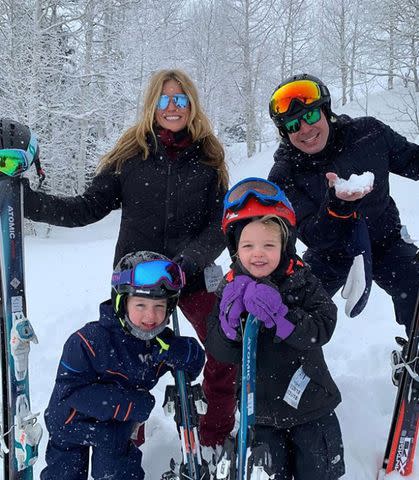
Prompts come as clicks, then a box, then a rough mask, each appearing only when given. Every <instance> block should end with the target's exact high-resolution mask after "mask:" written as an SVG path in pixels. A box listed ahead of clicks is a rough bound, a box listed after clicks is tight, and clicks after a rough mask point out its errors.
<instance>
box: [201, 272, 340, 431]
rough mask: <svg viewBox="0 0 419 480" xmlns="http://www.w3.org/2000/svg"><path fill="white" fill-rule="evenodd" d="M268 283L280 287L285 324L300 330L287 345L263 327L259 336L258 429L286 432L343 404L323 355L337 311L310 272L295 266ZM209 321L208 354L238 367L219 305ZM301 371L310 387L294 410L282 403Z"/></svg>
mask: <svg viewBox="0 0 419 480" xmlns="http://www.w3.org/2000/svg"><path fill="white" fill-rule="evenodd" d="M234 271H235V274H236V275H240V274H242V273H240V267H238V266H237V265H235V266H234ZM228 277H229V275H227V278H228ZM270 281H271V282H273V283H274V284H275V285H276V287H277V288H278V290H279V292H280V293H281V297H282V300H283V302H284V303H285V304H286V305H287V307H288V309H289V311H288V313H287V315H286V318H287V319H288V320H289V321H291V322H292V323H294V324H295V325H296V328H295V330H294V331H293V333H292V334H291V335H290V336H289V337H288V338H287V339H286V340H283V341H278V340H279V339H278V338H275V336H274V333H275V329H269V330H267V329H265V328H264V327H262V328H261V330H260V332H259V337H258V345H257V369H256V374H257V380H256V423H258V424H265V425H271V426H275V427H278V428H288V427H291V426H294V425H298V424H302V423H306V422H308V421H311V420H314V419H316V418H319V417H321V416H323V415H326V414H328V413H330V412H331V411H333V410H334V408H335V407H336V406H337V405H338V404H339V403H340V401H341V396H340V393H339V390H338V388H337V386H336V384H335V383H334V381H333V379H332V377H331V375H330V372H329V370H328V368H327V365H326V362H325V360H324V356H323V350H322V346H323V345H324V344H325V343H327V342H328V341H329V339H330V337H331V336H332V333H333V331H334V328H335V325H336V315H337V309H336V306H335V305H334V303H333V302H332V301H331V299H330V297H329V296H328V295H327V293H326V292H325V291H324V289H323V287H322V286H321V283H320V281H319V280H318V279H317V278H316V277H315V276H314V275H313V274H312V273H311V272H310V270H309V268H308V267H306V266H296V267H295V269H294V272H293V273H292V274H290V275H288V276H286V277H283V278H282V279H276V278H275V272H274V274H273V275H272V276H271V277H270ZM208 321H209V327H208V337H207V340H206V343H205V346H206V351H207V352H209V353H211V354H212V355H213V356H214V357H215V358H216V359H218V360H220V361H222V362H226V363H238V364H240V363H241V358H242V342H241V341H231V340H229V339H228V338H227V337H226V336H225V335H224V333H223V331H222V329H221V326H220V320H219V302H218V303H217V305H216V308H215V309H214V312H213V313H212V315H211V316H210V317H209V319H208ZM300 367H302V369H303V371H304V373H305V374H306V375H308V377H310V381H309V383H308V385H307V387H306V389H305V391H304V393H303V395H302V397H301V399H300V402H299V405H298V408H297V409H296V408H294V407H291V406H290V405H289V404H288V403H286V402H285V401H284V400H283V398H284V395H285V393H286V391H287V388H288V386H289V384H290V381H291V378H292V376H293V375H294V373H295V372H296V371H297V370H298V369H299V368H300ZM239 383H240V382H239Z"/></svg>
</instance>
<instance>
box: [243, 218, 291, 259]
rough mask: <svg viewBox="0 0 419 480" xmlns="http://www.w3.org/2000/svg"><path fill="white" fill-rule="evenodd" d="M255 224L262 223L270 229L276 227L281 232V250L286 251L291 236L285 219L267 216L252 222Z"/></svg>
mask: <svg viewBox="0 0 419 480" xmlns="http://www.w3.org/2000/svg"><path fill="white" fill-rule="evenodd" d="M252 221H253V222H260V223H263V224H264V225H267V226H269V227H274V228H275V229H276V230H278V231H279V238H280V239H281V249H282V251H285V249H286V246H287V243H288V239H289V236H290V232H289V228H288V225H287V224H286V223H285V221H284V219H283V218H281V217H278V216H276V215H265V216H264V217H262V218H261V217H257V218H254V219H253V220H252Z"/></svg>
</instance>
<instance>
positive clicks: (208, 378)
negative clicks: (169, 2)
mask: <svg viewBox="0 0 419 480" xmlns="http://www.w3.org/2000/svg"><path fill="white" fill-rule="evenodd" d="M227 186H228V173H227V168H226V163H225V158H224V150H223V147H222V145H221V144H220V143H219V141H218V140H217V139H216V137H215V136H214V134H213V132H212V129H211V126H210V123H209V121H208V118H207V117H206V115H205V113H204V112H203V111H202V108H201V106H200V103H199V99H198V93H197V90H196V87H195V86H194V84H193V82H192V81H191V79H190V78H189V77H188V76H187V75H186V74H185V73H184V72H182V71H180V70H161V71H159V72H157V73H155V74H154V75H153V76H152V77H151V78H150V82H149V86H148V89H147V91H146V93H145V97H144V107H143V111H142V115H141V118H140V119H139V120H138V123H137V124H136V125H134V126H133V127H131V128H129V129H128V130H127V131H126V132H125V133H123V135H122V136H121V138H120V139H119V140H118V142H117V144H116V145H115V147H114V148H113V149H112V150H111V151H110V152H109V153H107V154H106V155H105V156H104V157H103V158H102V159H101V161H100V163H99V165H98V170H97V175H96V176H95V177H94V179H93V181H92V184H91V185H90V187H89V188H88V189H87V190H86V191H85V192H84V194H83V195H80V196H77V197H73V198H68V197H66V198H63V197H58V196H52V195H47V194H45V193H40V192H34V191H32V190H31V189H30V188H29V186H28V185H27V184H26V185H25V216H26V217H28V218H30V219H32V220H35V221H42V222H48V223H50V224H53V225H61V226H67V227H80V226H83V225H87V224H89V223H93V222H96V221H97V220H100V219H101V218H103V217H104V216H105V215H107V214H108V213H109V212H111V211H112V210H115V209H118V208H122V219H121V225H120V230H119V237H118V242H117V245H116V250H115V258H114V266H115V265H116V263H117V262H118V261H119V259H120V258H122V257H123V256H124V255H125V254H127V253H129V252H136V251H138V250H152V251H156V252H158V253H160V254H163V255H166V256H167V257H169V258H172V259H174V260H175V261H176V262H177V263H179V264H180V265H181V267H182V269H183V270H184V272H185V276H186V288H185V289H184V291H182V296H181V298H180V302H179V306H180V308H181V310H182V312H183V313H184V315H185V316H186V318H187V319H188V320H189V321H190V322H191V323H192V325H193V326H194V328H195V330H196V332H197V334H198V337H199V338H200V340H201V341H204V340H205V337H206V334H207V325H206V319H207V316H208V315H209V313H210V312H211V310H212V307H213V305H214V303H215V295H214V294H212V293H208V292H207V291H206V290H205V287H204V279H203V270H204V268H205V267H206V266H208V265H210V264H212V263H213V262H214V260H215V259H216V258H217V257H218V256H219V255H220V253H221V252H222V250H223V249H224V247H225V243H224V238H223V235H222V232H221V229H220V223H221V218H222V212H223V196H224V194H225V192H226V188H227ZM235 375H236V370H235V368H233V367H231V366H229V365H226V364H222V363H218V362H216V361H215V360H214V358H213V357H212V356H208V359H207V364H206V367H205V370H204V382H203V387H204V391H205V394H206V396H207V400H208V403H209V408H208V413H207V415H206V416H205V417H203V418H202V422H201V442H202V444H203V445H206V446H211V447H215V446H216V445H218V444H222V443H223V441H224V438H225V437H226V435H227V434H228V433H229V432H230V430H231V429H232V428H233V425H234V409H235V401H234V381H235Z"/></svg>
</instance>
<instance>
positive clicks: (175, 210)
mask: <svg viewBox="0 0 419 480" xmlns="http://www.w3.org/2000/svg"><path fill="white" fill-rule="evenodd" d="M203 161H205V157H203V153H202V150H201V144H200V143H199V142H196V143H194V144H192V145H191V146H190V147H187V148H186V149H185V150H183V151H182V152H181V153H180V154H179V155H178V156H177V158H176V159H174V160H171V159H169V158H168V156H167V155H166V151H165V148H164V147H163V146H162V145H161V144H160V143H159V144H158V146H157V151H155V148H154V147H153V146H152V144H151V141H150V155H149V157H148V158H147V159H146V160H142V159H141V158H140V156H136V157H133V158H131V159H129V160H127V161H126V162H125V163H124V164H123V166H122V171H121V173H115V171H112V170H108V171H105V172H102V173H100V174H98V175H97V176H95V177H94V179H93V181H92V184H91V185H90V187H88V188H87V190H86V191H85V192H84V194H83V195H80V196H76V197H59V196H53V195H48V194H45V193H40V192H35V191H32V190H31V189H30V188H29V186H28V185H26V186H25V189H24V194H25V216H26V217H28V218H30V219H32V220H35V221H40V222H47V223H50V224H52V225H60V226H64V227H81V226H84V225H87V224H89V223H93V222H96V221H98V220H100V219H102V218H103V217H105V216H106V215H107V214H108V213H110V212H111V210H116V209H118V208H122V218H121V225H120V231H119V237H118V242H117V245H116V249H115V258H114V265H115V264H116V263H117V262H118V261H119V259H120V258H121V257H122V256H123V255H125V254H127V253H129V252H133V251H137V250H151V251H155V252H158V253H161V254H163V255H166V256H168V257H169V258H173V257H174V256H175V255H178V254H184V255H187V256H189V257H191V258H192V260H193V261H194V262H195V264H196V265H197V267H198V270H203V269H204V267H205V266H206V265H208V264H211V263H212V262H213V261H214V260H215V259H216V258H217V257H218V256H219V255H220V253H221V252H222V250H223V249H224V248H225V242H224V236H223V234H222V232H221V227H220V225H221V218H222V212H223V197H224V195H225V189H224V188H222V187H220V186H219V185H218V175H217V171H216V170H215V169H214V168H213V167H210V166H208V165H205V164H204V163H202V162H203Z"/></svg>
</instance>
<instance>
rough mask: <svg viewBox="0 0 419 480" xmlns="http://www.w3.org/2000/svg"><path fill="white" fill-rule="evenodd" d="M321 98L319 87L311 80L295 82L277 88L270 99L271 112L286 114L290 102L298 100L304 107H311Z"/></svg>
mask: <svg viewBox="0 0 419 480" xmlns="http://www.w3.org/2000/svg"><path fill="white" fill-rule="evenodd" d="M321 98H322V93H321V90H320V86H319V85H318V84H317V83H316V82H313V81H312V80H296V81H295V82H291V83H287V84H286V85H283V86H282V87H279V88H278V89H277V90H276V91H275V92H274V93H273V95H272V97H271V111H272V112H273V113H274V114H277V115H278V114H281V115H283V114H284V113H287V112H288V110H289V108H290V106H291V102H292V101H293V100H298V101H299V102H300V103H302V104H304V105H311V104H312V103H314V102H317V101H319V100H320V99H321Z"/></svg>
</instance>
